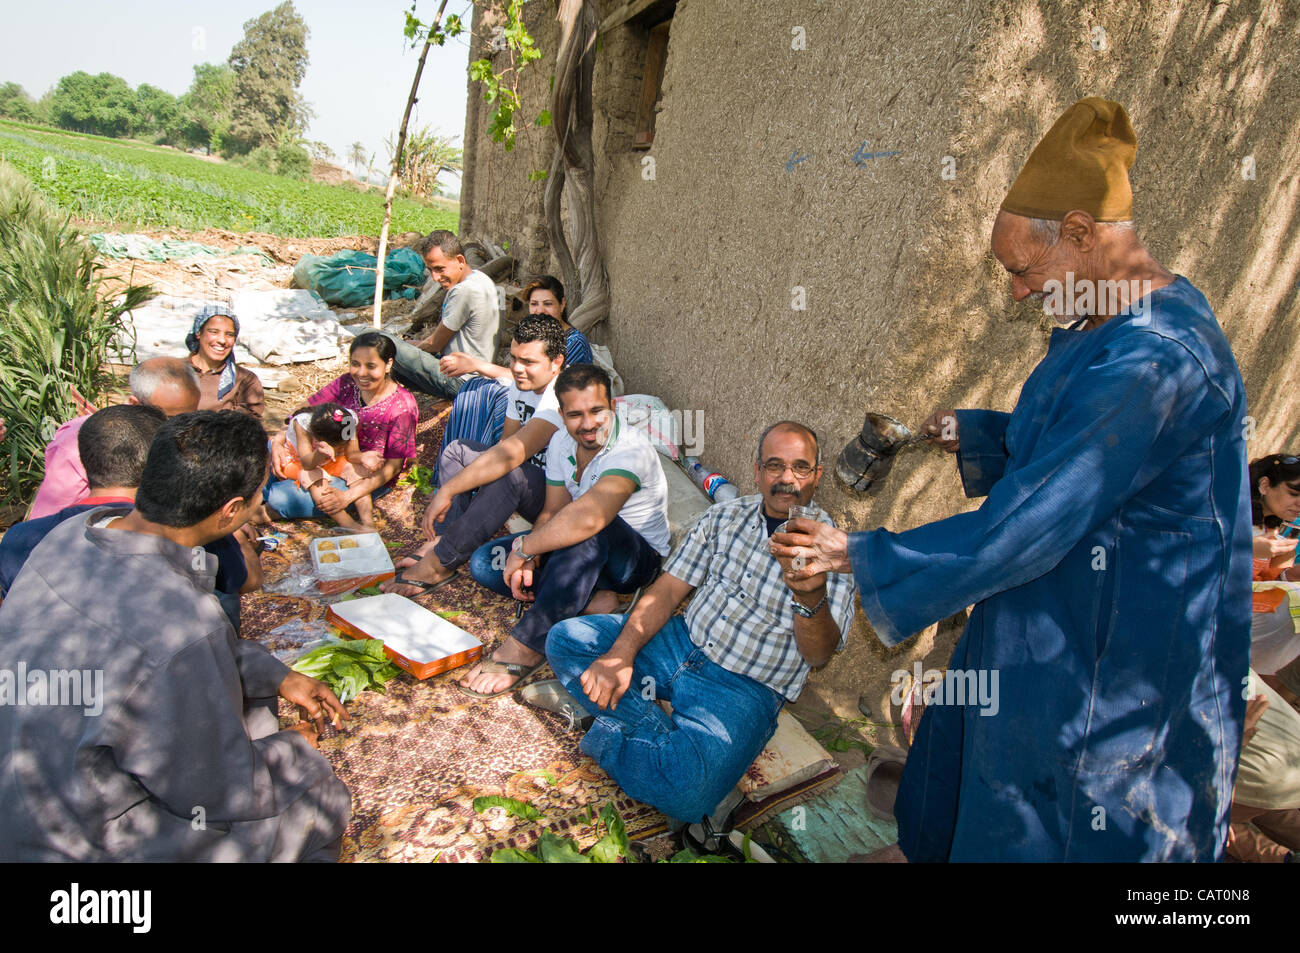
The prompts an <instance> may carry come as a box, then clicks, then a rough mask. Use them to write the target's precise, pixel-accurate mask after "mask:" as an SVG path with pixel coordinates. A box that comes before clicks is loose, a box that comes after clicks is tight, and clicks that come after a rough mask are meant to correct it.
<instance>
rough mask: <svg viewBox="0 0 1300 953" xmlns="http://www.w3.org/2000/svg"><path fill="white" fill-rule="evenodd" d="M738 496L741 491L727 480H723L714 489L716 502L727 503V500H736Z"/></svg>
mask: <svg viewBox="0 0 1300 953" xmlns="http://www.w3.org/2000/svg"><path fill="white" fill-rule="evenodd" d="M719 479H721V478H719ZM738 496H740V491H739V490H737V489H736V487H735V486H734V485H733V484H732V483H730V482H728V481H727V480H722V481H721V482H720V483H719V484H718V485H717V486H716V487H714V490H713V502H714V503H725V502H727V500H734V499H735V498H736V497H738Z"/></svg>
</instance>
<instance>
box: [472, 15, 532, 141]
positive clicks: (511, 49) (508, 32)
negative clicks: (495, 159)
mask: <svg viewBox="0 0 1300 953" xmlns="http://www.w3.org/2000/svg"><path fill="white" fill-rule="evenodd" d="M501 10H502V12H503V13H504V14H505V23H504V25H503V26H501V27H500V29H501V33H500V34H499V36H500V37H501V38H502V39H503V40H504V42H505V49H504V52H505V53H506V61H507V62H506V65H505V67H504V68H503V69H502V70H501V71H500V72H497V71H495V70H494V69H493V68H492V60H491V59H489V58H487V57H484V58H483V59H477V60H475V61H474V62H472V63H470V64H469V78H470V79H471V80H473V81H474V82H477V83H482V84H483V87H484V91H483V99H484V100H485V101H486V102H488V103H489V104H495V106H496V109H495V110H494V111H493V112H492V115H491V117H490V118H489V120H488V133H489V134H490V135H491V136H492V141H493V142H500V143H503V144H504V145H505V149H506V151H507V152H509V151H511V150H512V149H514V147H515V135H516V133H517V129H516V128H515V113H516V112H518V111H519V110H520V108H522V106H523V103H522V102H521V100H520V98H519V73H520V71H521V70H522V69H523V68H524V67H526V66H527V65H528V64H529V63H532V62H534V61H535V60H539V59H541V58H542V51H541V50H539V49H538V48H537V44H536V42H535V41H534V40H533V38H532V35H531V34H529V32H528V28H527V27H526V26H524V19H523V10H524V0H505V3H504V4H503V5H502V8H501ZM550 122H551V114H550V111H549V110H542V111H541V112H540V113H539V114H538V115H537V118H536V120H534V125H537V126H548V125H550Z"/></svg>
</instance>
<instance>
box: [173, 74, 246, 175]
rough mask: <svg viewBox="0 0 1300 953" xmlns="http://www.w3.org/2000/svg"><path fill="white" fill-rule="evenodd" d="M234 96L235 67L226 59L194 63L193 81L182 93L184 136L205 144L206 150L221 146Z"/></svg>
mask: <svg viewBox="0 0 1300 953" xmlns="http://www.w3.org/2000/svg"><path fill="white" fill-rule="evenodd" d="M234 96H235V71H234V70H233V69H231V68H230V67H229V66H228V65H226V64H225V63H200V64H198V65H197V66H195V67H194V81H193V82H191V83H190V88H189V91H188V92H186V93H185V95H184V96H182V97H181V111H182V113H183V115H184V123H185V127H184V139H185V141H186V142H187V143H188V144H189V145H192V146H206V147H207V149H208V152H209V153H212V152H216V151H217V150H219V149H220V148H221V146H222V142H223V141H224V139H225V137H226V135H227V133H228V132H229V131H230V110H231V104H232V103H233V101H234Z"/></svg>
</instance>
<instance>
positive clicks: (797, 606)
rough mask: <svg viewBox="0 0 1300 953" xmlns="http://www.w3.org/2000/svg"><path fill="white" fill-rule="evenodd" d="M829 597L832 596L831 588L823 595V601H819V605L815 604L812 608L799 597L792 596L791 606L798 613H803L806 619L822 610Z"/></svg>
mask: <svg viewBox="0 0 1300 953" xmlns="http://www.w3.org/2000/svg"><path fill="white" fill-rule="evenodd" d="M829 598H830V590H827V591H826V593H825V594H824V595H823V596H822V601H821V602H819V603H817V605H815V606H813V607H812V608H811V609H809V608H808V607H807V606H806V605H804V604H803V603H802V602H800V601H799V600H798V599H795V598H791V599H790V607H791V608H793V609H794V611H795V614H796V615H801V616H803V617H804V618H805V619H811V618H812V617H813V616H815V615H816V614H817V613H818V612H820V611H821V608H822V606H824V605H826V600H827V599H829Z"/></svg>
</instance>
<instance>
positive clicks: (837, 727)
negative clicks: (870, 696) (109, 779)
mask: <svg viewBox="0 0 1300 953" xmlns="http://www.w3.org/2000/svg"><path fill="white" fill-rule="evenodd" d="M897 727H898V726H897V725H894V724H890V723H888V722H880V721H871V720H870V719H868V718H831V719H829V720H828V721H827V722H826V723H825V724H824V725H821V726H819V727H817V728H814V729H813V732H812V736H813V737H814V738H816V739H817V740H818V741H820V742H821V743H822V746H823V747H825V748H826V750H827V751H848V750H850V749H852V748H858V749H860V750H862V751H863V752H864V753H866V754H871V752H872V751H874V750H875V749H876V746H875V745H873V744H871V742H869V741H867V740H866V739H865V738H864V737H862V729H864V728H897Z"/></svg>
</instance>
